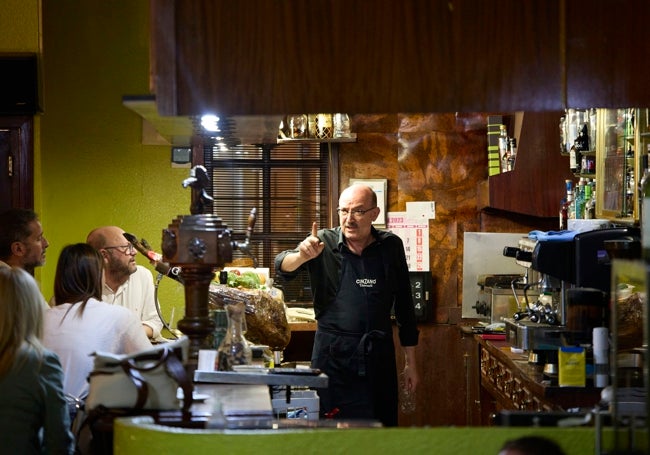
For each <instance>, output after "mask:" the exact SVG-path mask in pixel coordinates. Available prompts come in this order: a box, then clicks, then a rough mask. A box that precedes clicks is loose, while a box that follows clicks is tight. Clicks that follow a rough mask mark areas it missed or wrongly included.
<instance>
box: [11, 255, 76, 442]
mask: <svg viewBox="0 0 650 455" xmlns="http://www.w3.org/2000/svg"><path fill="white" fill-rule="evenodd" d="M42 332H43V297H42V295H41V293H40V290H39V289H38V285H37V284H36V281H34V278H33V277H32V276H31V275H30V274H29V273H27V272H26V271H24V270H23V269H20V268H17V267H0V447H1V450H2V453H5V454H7V453H10V454H21V455H23V454H41V453H48V454H72V453H74V438H73V436H72V433H70V431H69V427H70V418H69V414H68V407H67V403H66V400H65V396H64V393H63V369H62V368H61V363H60V362H59V358H58V357H57V355H56V354H55V353H53V352H52V351H49V350H47V349H45V348H44V347H43V345H42V344H41V341H40V339H41V335H42Z"/></svg>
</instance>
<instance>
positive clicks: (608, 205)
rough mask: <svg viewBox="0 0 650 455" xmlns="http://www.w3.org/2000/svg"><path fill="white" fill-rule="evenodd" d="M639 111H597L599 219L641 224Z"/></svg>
mask: <svg viewBox="0 0 650 455" xmlns="http://www.w3.org/2000/svg"><path fill="white" fill-rule="evenodd" d="M638 117H639V109H635V108H625V109H598V125H597V130H598V131H597V140H596V154H597V164H596V167H597V174H596V180H597V182H598V185H597V192H596V200H597V205H596V211H597V216H598V217H602V218H606V219H610V220H612V221H615V222H619V223H625V224H635V223H637V222H638V214H639V198H638V191H637V178H638V176H639V175H640V170H641V163H640V156H639V154H638V153H637V151H638V146H639V137H640V134H641V133H640V131H639V128H637V123H638V120H639V118H638Z"/></svg>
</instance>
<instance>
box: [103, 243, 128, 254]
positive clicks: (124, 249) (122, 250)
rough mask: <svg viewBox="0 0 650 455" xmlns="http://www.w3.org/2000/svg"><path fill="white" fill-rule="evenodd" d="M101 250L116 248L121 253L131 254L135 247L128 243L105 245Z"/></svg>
mask: <svg viewBox="0 0 650 455" xmlns="http://www.w3.org/2000/svg"><path fill="white" fill-rule="evenodd" d="M102 249H103V250H117V251H119V252H120V253H122V254H133V253H134V252H135V247H134V246H133V245H131V244H130V243H129V244H128V245H119V246H105V247H104V248H102Z"/></svg>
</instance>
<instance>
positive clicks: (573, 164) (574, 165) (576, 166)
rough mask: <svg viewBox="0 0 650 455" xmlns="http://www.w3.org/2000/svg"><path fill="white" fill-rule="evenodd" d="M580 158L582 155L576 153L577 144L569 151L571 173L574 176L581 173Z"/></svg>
mask: <svg viewBox="0 0 650 455" xmlns="http://www.w3.org/2000/svg"><path fill="white" fill-rule="evenodd" d="M578 156H580V153H579V152H578V151H576V147H575V144H574V145H572V146H571V149H570V150H569V169H571V172H573V173H574V174H577V173H579V172H580V161H579V160H578Z"/></svg>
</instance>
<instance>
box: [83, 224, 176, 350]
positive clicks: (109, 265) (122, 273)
mask: <svg viewBox="0 0 650 455" xmlns="http://www.w3.org/2000/svg"><path fill="white" fill-rule="evenodd" d="M123 234H124V229H122V228H120V227H118V226H103V227H99V228H96V229H93V230H92V231H91V232H90V234H88V237H87V239H86V242H87V243H88V244H89V245H91V246H92V247H93V248H95V249H96V250H97V251H99V253H100V254H101V255H102V257H103V258H104V288H103V290H102V300H103V301H104V302H107V303H111V304H114V305H120V306H124V307H126V308H129V309H131V310H132V311H133V312H135V314H137V315H138V317H139V318H140V321H142V327H143V329H144V331H145V333H146V334H147V336H148V337H149V339H150V340H152V341H162V340H164V338H162V336H161V334H160V331H161V330H162V326H163V324H162V321H161V320H160V316H158V311H157V310H156V301H155V297H154V296H155V293H154V284H153V276H152V275H151V272H149V270H147V268H146V267H144V266H141V265H137V264H136V262H135V256H136V250H135V249H134V248H133V245H131V243H130V242H129V241H128V240H126V238H125V237H124V235H123Z"/></svg>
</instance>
